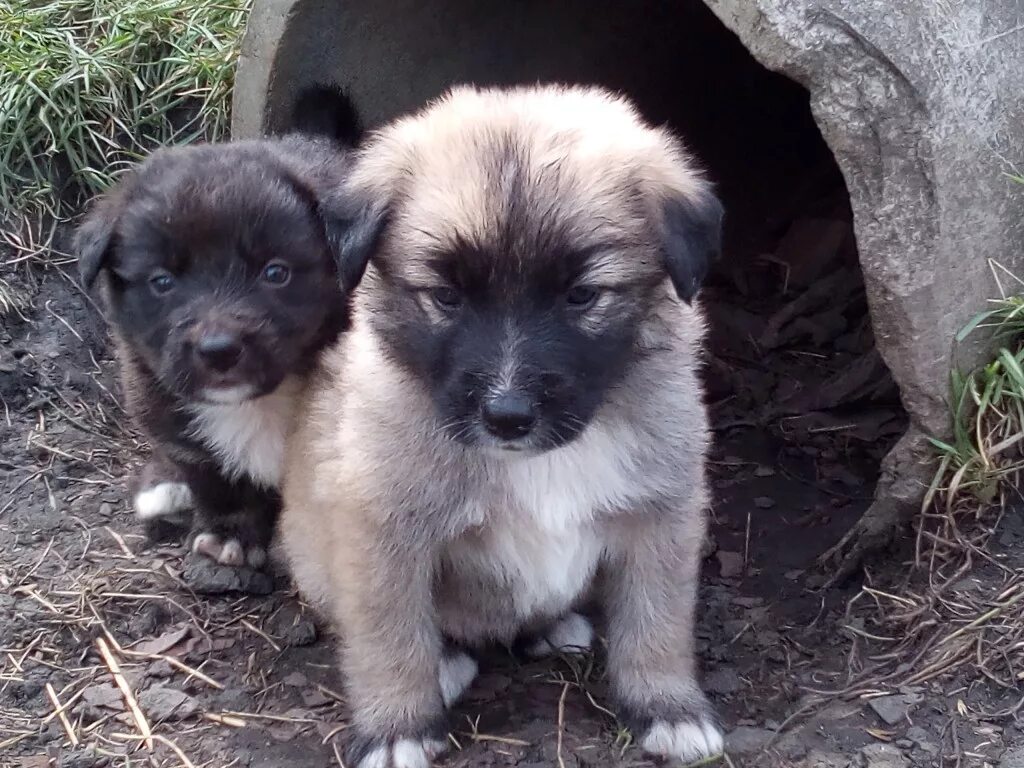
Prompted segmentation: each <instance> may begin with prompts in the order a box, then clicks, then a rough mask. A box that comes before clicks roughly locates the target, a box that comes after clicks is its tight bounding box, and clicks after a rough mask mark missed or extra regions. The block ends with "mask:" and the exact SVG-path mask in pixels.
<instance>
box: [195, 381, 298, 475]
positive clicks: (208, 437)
mask: <svg viewBox="0 0 1024 768" xmlns="http://www.w3.org/2000/svg"><path fill="white" fill-rule="evenodd" d="M301 387H302V382H301V381H300V379H299V378H298V377H294V376H291V377H288V378H287V379H285V381H284V382H283V383H282V384H281V385H280V386H279V387H278V388H277V389H275V390H274V391H273V392H271V393H270V394H269V395H265V396H263V397H260V398H257V399H255V400H247V401H245V402H242V403H234V404H219V403H211V404H205V403H204V404H193V405H190V406H188V412H189V415H190V416H191V419H192V420H191V436H192V437H193V438H195V439H197V440H199V441H200V442H201V443H202V444H203V445H204V446H206V448H207V449H208V450H209V451H210V452H212V453H213V455H214V456H215V457H216V458H217V459H218V460H219V461H220V463H221V470H222V472H223V474H224V475H225V476H226V477H228V478H229V479H231V480H237V479H239V478H242V477H248V478H249V479H250V480H252V481H253V483H255V484H256V485H257V486H260V487H263V488H277V487H278V486H279V485H280V483H281V473H282V471H283V466H284V449H285V440H286V438H287V436H288V432H289V431H290V429H291V426H292V419H293V416H294V412H295V404H296V401H297V399H298V396H299V392H300V389H301Z"/></svg>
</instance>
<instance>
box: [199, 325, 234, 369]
mask: <svg viewBox="0 0 1024 768" xmlns="http://www.w3.org/2000/svg"><path fill="white" fill-rule="evenodd" d="M196 354H197V355H198V356H199V359H200V360H201V361H202V362H203V365H205V366H207V367H208V368H210V369H212V370H214V371H220V372H221V373H224V372H225V371H230V370H231V369H232V368H234V367H235V365H236V364H237V363H238V360H239V358H240V357H241V356H242V343H241V342H240V341H239V340H238V339H237V338H235V337H234V336H231V335H229V334H226V333H216V334H212V335H210V336H204V337H203V338H202V339H200V340H199V343H198V344H196Z"/></svg>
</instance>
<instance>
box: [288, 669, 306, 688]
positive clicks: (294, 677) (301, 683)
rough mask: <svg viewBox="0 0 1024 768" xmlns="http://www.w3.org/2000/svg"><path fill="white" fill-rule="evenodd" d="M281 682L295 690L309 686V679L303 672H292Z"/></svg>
mask: <svg viewBox="0 0 1024 768" xmlns="http://www.w3.org/2000/svg"><path fill="white" fill-rule="evenodd" d="M281 682H282V683H284V684H285V685H290V686H292V687H293V688H303V687H305V686H307V685H309V678H307V677H306V676H305V675H304V674H302V673H301V672H292V673H291V674H290V675H286V676H285V677H284V678H283V679H282V680H281Z"/></svg>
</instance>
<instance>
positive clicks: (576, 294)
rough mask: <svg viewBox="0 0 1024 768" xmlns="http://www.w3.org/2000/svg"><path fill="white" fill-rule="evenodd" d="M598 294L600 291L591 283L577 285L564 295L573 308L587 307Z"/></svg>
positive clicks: (592, 304) (595, 299)
mask: <svg viewBox="0 0 1024 768" xmlns="http://www.w3.org/2000/svg"><path fill="white" fill-rule="evenodd" d="M599 295H600V291H598V290H597V288H594V287H593V286H592V285H577V286H576V287H575V288H572V289H570V290H569V292H568V293H567V294H566V295H565V301H566V303H567V304H568V305H569V306H570V307H572V308H573V309H589V308H590V307H592V306H594V302H596V301H597V297H598V296H599Z"/></svg>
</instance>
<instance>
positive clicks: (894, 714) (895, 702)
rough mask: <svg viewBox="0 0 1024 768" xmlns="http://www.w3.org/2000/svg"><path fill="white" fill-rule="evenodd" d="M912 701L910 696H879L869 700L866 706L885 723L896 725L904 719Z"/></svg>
mask: <svg viewBox="0 0 1024 768" xmlns="http://www.w3.org/2000/svg"><path fill="white" fill-rule="evenodd" d="M912 703H914V702H913V699H912V697H910V696H902V695H896V696H879V697H877V698H874V699H871V700H869V701H868V706H869V707H871V709H873V710H874V711H875V714H876V715H878V716H879V717H880V718H882V720H883V721H884V722H885V724H886V725H898V724H899V723H902V722H903V721H904V720H906V718H907V713H908V712H909V711H910V705H911V704H912Z"/></svg>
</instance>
